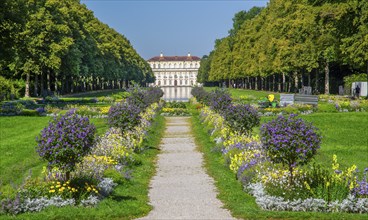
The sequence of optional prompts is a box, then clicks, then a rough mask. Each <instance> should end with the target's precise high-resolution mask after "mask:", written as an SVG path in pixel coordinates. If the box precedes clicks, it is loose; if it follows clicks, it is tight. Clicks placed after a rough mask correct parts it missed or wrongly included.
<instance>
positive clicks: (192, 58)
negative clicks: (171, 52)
mask: <svg viewBox="0 0 368 220" xmlns="http://www.w3.org/2000/svg"><path fill="white" fill-rule="evenodd" d="M200 60H201V58H199V57H197V56H162V57H160V56H156V57H152V58H151V59H149V60H148V61H200Z"/></svg>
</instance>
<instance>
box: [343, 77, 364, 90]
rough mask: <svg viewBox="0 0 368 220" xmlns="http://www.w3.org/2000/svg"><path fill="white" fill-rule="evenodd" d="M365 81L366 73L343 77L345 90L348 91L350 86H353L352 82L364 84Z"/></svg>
mask: <svg viewBox="0 0 368 220" xmlns="http://www.w3.org/2000/svg"><path fill="white" fill-rule="evenodd" d="M365 81H367V74H366V73H361V74H353V75H350V76H345V77H344V87H345V90H349V91H350V89H351V85H352V84H353V82H365Z"/></svg>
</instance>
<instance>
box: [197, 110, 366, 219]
mask: <svg viewBox="0 0 368 220" xmlns="http://www.w3.org/2000/svg"><path fill="white" fill-rule="evenodd" d="M192 127H193V128H192V129H193V134H194V136H195V139H196V143H197V145H198V146H199V150H200V151H201V152H203V153H204V159H205V167H206V168H207V171H208V173H209V174H210V175H211V176H212V177H213V178H214V179H215V184H216V186H217V189H218V191H219V194H218V198H219V199H220V200H221V201H222V202H223V203H224V206H225V208H227V209H229V210H230V211H231V213H232V215H233V216H234V217H236V218H243V219H367V218H368V214H364V215H363V214H348V213H317V212H277V211H263V210H261V209H260V208H259V207H258V206H257V204H256V202H255V199H254V198H253V197H252V196H250V195H248V194H247V193H245V192H244V191H243V187H242V185H241V184H240V182H238V181H237V180H236V178H235V174H234V173H232V172H231V171H230V169H229V168H228V167H227V166H225V165H224V162H223V159H222V155H221V153H219V152H214V151H213V150H212V149H213V146H214V145H215V143H214V142H213V141H212V140H211V138H210V137H209V135H208V132H207V130H206V128H205V127H204V126H203V124H201V122H200V120H199V116H198V113H196V114H195V115H194V117H193V118H192ZM347 154H348V153H347Z"/></svg>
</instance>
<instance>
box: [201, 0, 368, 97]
mask: <svg viewBox="0 0 368 220" xmlns="http://www.w3.org/2000/svg"><path fill="white" fill-rule="evenodd" d="M314 2H315V1H314ZM367 11H368V3H367V2H366V1H357V0H354V1H320V2H319V3H318V4H315V3H311V2H310V1H304V0H298V1H294V0H273V1H270V2H269V4H268V5H267V7H266V8H264V9H263V10H260V9H259V8H255V9H252V10H250V11H249V12H245V11H240V12H238V13H236V14H235V16H234V18H233V28H232V29H231V30H230V31H229V36H227V37H224V38H222V39H218V40H216V41H215V45H214V50H213V51H211V53H210V54H209V56H208V57H207V56H204V57H203V59H202V62H201V68H200V71H199V74H198V80H199V81H200V82H202V83H204V82H211V81H217V82H229V84H232V83H233V82H236V80H237V83H239V80H241V82H242V83H244V82H245V83H246V85H247V88H249V84H250V83H251V84H252V87H253V88H255V89H259V87H261V88H262V89H264V87H266V88H267V87H268V89H269V90H271V89H272V90H273V91H275V90H276V88H275V87H271V86H268V85H267V84H264V81H265V80H266V81H268V82H270V81H271V80H272V83H274V82H275V81H274V80H275V78H276V80H277V78H278V80H280V81H281V79H280V78H281V76H282V77H283V78H284V79H283V80H286V82H287V83H288V84H292V87H291V90H292V91H297V90H296V89H298V88H300V83H298V79H300V75H302V76H303V77H305V76H308V77H309V78H312V80H313V81H317V82H319V81H321V78H320V77H321V76H317V75H318V74H317V75H315V74H314V73H315V72H321V71H323V72H324V77H323V78H324V79H325V85H326V86H325V87H324V89H325V93H326V94H329V90H330V87H329V81H330V79H329V78H331V79H335V80H336V79H338V80H339V79H341V77H342V75H343V74H344V75H346V74H351V73H352V72H353V71H360V72H366V71H368V69H367V67H368V56H367V53H366V51H367V50H368V40H367V37H366V36H367V33H368V28H367V26H366V24H367V22H368V19H367V17H368V15H367ZM344 65H345V66H344ZM331 67H334V69H336V67H337V68H341V69H344V71H342V70H341V71H334V72H331V73H330V70H329V69H330V68H331ZM345 69H350V70H351V71H345ZM330 74H332V75H331V76H330ZM304 79H305V78H304ZM260 81H263V82H262V83H260ZM303 84H304V86H305V85H306V83H305V81H303ZM311 86H312V87H313V88H314V89H315V90H316V91H317V90H320V89H321V88H320V87H321V86H320V85H317V83H316V84H314V83H313V84H312V85H311ZM270 87H271V88H270ZM315 87H316V88H315ZM317 87H318V88H317ZM334 87H335V85H334ZM278 89H279V88H278ZM280 89H281V90H282V91H288V88H287V86H286V85H282V88H280ZM331 89H332V88H331ZM335 91H336V89H335Z"/></svg>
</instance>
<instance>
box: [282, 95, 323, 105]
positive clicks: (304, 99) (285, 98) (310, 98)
mask: <svg viewBox="0 0 368 220" xmlns="http://www.w3.org/2000/svg"><path fill="white" fill-rule="evenodd" d="M292 104H304V105H305V104H308V105H315V106H316V105H318V96H316V95H302V94H280V106H287V105H292Z"/></svg>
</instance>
